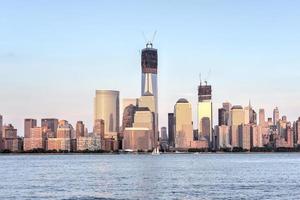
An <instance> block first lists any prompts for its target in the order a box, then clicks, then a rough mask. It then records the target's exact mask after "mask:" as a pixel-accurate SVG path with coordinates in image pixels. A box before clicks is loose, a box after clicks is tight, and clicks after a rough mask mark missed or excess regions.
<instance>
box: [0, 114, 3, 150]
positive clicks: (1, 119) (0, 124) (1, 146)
mask: <svg viewBox="0 0 300 200" xmlns="http://www.w3.org/2000/svg"><path fill="white" fill-rule="evenodd" d="M2 127H3V117H2V115H0V150H1V149H3V140H2V138H3V133H2Z"/></svg>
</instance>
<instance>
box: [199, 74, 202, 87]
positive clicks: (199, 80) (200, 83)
mask: <svg viewBox="0 0 300 200" xmlns="http://www.w3.org/2000/svg"><path fill="white" fill-rule="evenodd" d="M199 81H200V85H201V84H202V80H201V72H200V73H199Z"/></svg>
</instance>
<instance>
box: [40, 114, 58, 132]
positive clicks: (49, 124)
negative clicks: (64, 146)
mask: <svg viewBox="0 0 300 200" xmlns="http://www.w3.org/2000/svg"><path fill="white" fill-rule="evenodd" d="M41 127H42V128H43V129H44V128H47V129H50V130H51V131H52V132H53V133H54V134H55V135H56V130H57V127H58V119H53V118H48V119H42V120H41Z"/></svg>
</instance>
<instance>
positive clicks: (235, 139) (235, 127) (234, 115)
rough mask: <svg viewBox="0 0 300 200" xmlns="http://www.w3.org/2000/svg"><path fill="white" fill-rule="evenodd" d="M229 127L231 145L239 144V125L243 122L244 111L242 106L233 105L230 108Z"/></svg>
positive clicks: (236, 145)
mask: <svg viewBox="0 0 300 200" xmlns="http://www.w3.org/2000/svg"><path fill="white" fill-rule="evenodd" d="M230 115H231V117H230V118H231V127H230V136H231V137H230V138H231V146H232V147H238V146H239V126H240V125H242V124H243V123H244V122H245V119H244V117H245V113H244V110H243V107H242V106H233V107H232V108H231V114H230Z"/></svg>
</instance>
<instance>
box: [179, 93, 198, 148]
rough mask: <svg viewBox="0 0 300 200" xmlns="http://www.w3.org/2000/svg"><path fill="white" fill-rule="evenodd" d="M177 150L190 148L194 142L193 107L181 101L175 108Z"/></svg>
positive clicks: (184, 100)
mask: <svg viewBox="0 0 300 200" xmlns="http://www.w3.org/2000/svg"><path fill="white" fill-rule="evenodd" d="M174 121H175V148H189V147H190V146H191V142H192V141H193V138H194V136H193V121H192V105H191V104H190V103H189V102H188V101H187V100H186V99H183V98H181V99H179V100H178V101H177V102H176V104H175V107H174Z"/></svg>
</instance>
